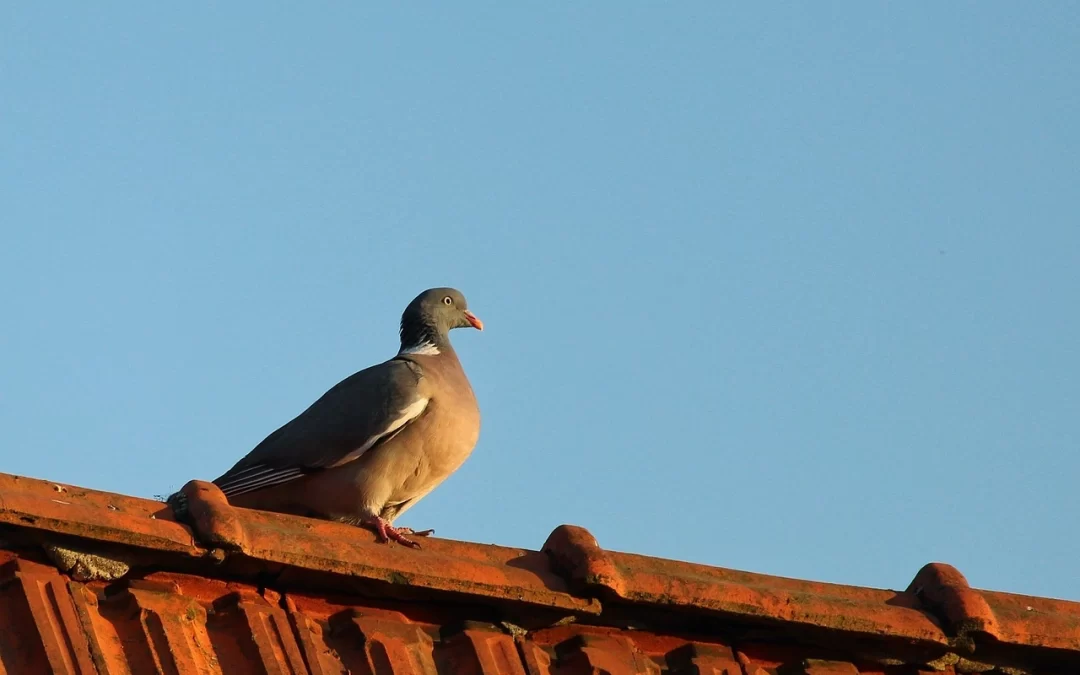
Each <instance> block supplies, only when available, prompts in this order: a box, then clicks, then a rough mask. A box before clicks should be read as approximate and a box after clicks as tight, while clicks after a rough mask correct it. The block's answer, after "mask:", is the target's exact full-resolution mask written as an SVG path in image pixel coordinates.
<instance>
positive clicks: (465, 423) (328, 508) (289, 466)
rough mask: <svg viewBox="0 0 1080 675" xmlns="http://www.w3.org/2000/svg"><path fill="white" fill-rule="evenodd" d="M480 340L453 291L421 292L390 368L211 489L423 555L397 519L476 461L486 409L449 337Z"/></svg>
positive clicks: (288, 430)
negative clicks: (357, 529)
mask: <svg viewBox="0 0 1080 675" xmlns="http://www.w3.org/2000/svg"><path fill="white" fill-rule="evenodd" d="M466 327H472V328H476V329H477V330H483V329H484V324H483V323H482V322H481V321H480V319H478V318H477V317H476V315H475V314H473V313H472V312H470V311H469V308H468V303H467V302H466V301H465V296H464V295H462V294H461V292H460V291H458V290H455V289H453V288H432V289H429V290H426V291H424V292H423V293H421V294H420V295H418V296H417V297H416V299H414V300H413V301H412V302H410V303H409V306H408V307H406V308H405V311H404V313H403V314H402V316H401V330H400V335H401V348H400V349H399V350H398V353H397V355H396V356H394V358H392V359H390V360H389V361H385V362H383V363H380V364H378V365H375V366H371V367H370V368H366V369H364V370H361V371H360V372H358V373H355V374H353V375H350V376H349V377H347V378H345V379H344V380H342V381H341V382H339V383H338V384H337V385H335V386H334V387H333V388H331V389H330V390H329V391H327V392H326V393H325V394H323V396H322V397H321V398H320V399H319V400H317V401H315V403H313V404H311V406H310V407H309V408H308V409H307V410H305V411H304V412H302V413H300V414H299V415H297V416H296V418H294V419H293V420H292V421H290V422H288V423H287V424H285V425H284V426H282V427H281V428H280V429H278V430H277V431H275V432H273V433H272V434H270V435H269V436H267V437H266V439H265V440H263V442H262V443H259V444H258V445H257V446H256V447H255V449H254V450H252V451H251V452H250V453H248V455H247V456H246V457H244V458H243V459H241V460H240V461H239V462H237V463H236V465H235V466H233V467H232V468H231V469H229V470H228V471H227V472H226V473H225V474H223V475H222V476H221V477H220V478H218V479H217V480H215V481H214V484H216V485H217V486H218V487H219V488H220V489H221V491H222V492H224V493H225V496H226V497H227V498H228V500H229V503H231V504H234V505H236V506H242V507H247V508H254V509H261V510H265V511H276V512H280V513H291V514H295V515H304V516H312V517H316V518H325V519H328V520H336V521H341V522H346V523H350V524H353V525H360V526H366V527H369V528H371V529H374V530H375V532H376V534H377V535H378V538H379V541H381V542H384V543H385V542H388V541H395V542H398V543H399V544H402V545H404V546H408V547H411V548H419V544H418V543H417V542H416V541H414V540H412V539H409V536H424V535H428V534H431V532H432V531H430V530H427V531H422V532H418V531H415V530H412V529H410V528H399V527H394V525H393V521H394V519H395V518H397V517H398V516H400V515H401V514H402V513H404V512H405V511H406V510H407V509H409V508H410V507H412V506H413V505H414V504H416V503H417V502H418V501H420V500H421V499H422V498H423V497H424V496H425V495H427V494H428V493H429V492H431V491H432V490H433V489H435V487H436V486H438V485H439V484H440V483H442V482H443V481H444V480H446V478H447V477H448V476H450V474H452V473H453V472H454V471H456V470H457V469H458V468H459V467H460V466H461V465H462V463H464V462H465V460H466V459H467V458H468V457H469V455H470V454H471V453H472V450H473V447H474V446H475V445H476V441H477V439H478V438H479V437H480V409H479V407H478V406H477V403H476V396H475V395H474V394H473V390H472V386H471V385H470V384H469V380H468V378H467V377H466V376H465V371H464V370H463V369H462V367H461V362H460V361H459V360H458V356H457V354H456V353H455V352H454V348H453V347H452V346H451V345H450V337H449V332H450V331H451V330H452V329H454V328H466Z"/></svg>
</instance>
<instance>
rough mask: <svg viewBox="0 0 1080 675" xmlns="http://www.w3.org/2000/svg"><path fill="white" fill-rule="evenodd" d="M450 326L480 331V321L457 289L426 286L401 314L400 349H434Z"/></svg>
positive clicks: (440, 345) (442, 340)
mask: <svg viewBox="0 0 1080 675" xmlns="http://www.w3.org/2000/svg"><path fill="white" fill-rule="evenodd" d="M454 328H475V329H477V330H484V324H483V322H482V321H480V319H478V318H477V317H476V315H475V314H473V313H472V312H470V311H469V303H468V301H466V300H465V296H464V295H462V293H461V291H459V290H457V289H455V288H429V289H428V290H426V291H424V292H423V293H421V294H420V295H418V296H416V298H415V299H413V301H412V302H410V303H409V306H408V307H406V308H405V311H404V313H402V315H401V350H402V351H403V352H404V351H410V350H411V351H422V350H423V349H424V348H425V345H427V344H429V345H431V347H433V348H435V349H438V348H439V347H442V346H444V345H446V344H448V340H449V339H448V337H447V334H448V333H449V332H450V331H451V330H453V329H454Z"/></svg>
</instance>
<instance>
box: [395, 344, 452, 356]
mask: <svg viewBox="0 0 1080 675" xmlns="http://www.w3.org/2000/svg"><path fill="white" fill-rule="evenodd" d="M441 353H442V352H440V351H439V348H438V347H436V346H435V344H434V343H432V342H421V343H420V344H418V345H413V346H412V347H403V348H402V349H401V351H400V352H398V354H419V355H421V356H435V355H436V354H441Z"/></svg>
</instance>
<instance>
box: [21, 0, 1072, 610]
mask: <svg viewBox="0 0 1080 675" xmlns="http://www.w3.org/2000/svg"><path fill="white" fill-rule="evenodd" d="M1078 83H1080V10H1078V9H1077V7H1076V6H1075V5H1072V4H1069V3H1035V4H1032V3H1027V4H1018V3H1006V2H982V3H974V2H967V3H963V2H957V3H947V4H944V3H888V4H886V3H853V2H848V3H813V5H812V6H811V5H806V6H796V7H791V6H781V5H780V4H776V5H772V6H768V7H766V6H764V5H763V4H762V3H741V4H736V3H712V2H685V3H679V4H678V5H661V4H656V3H637V2H597V3H589V4H588V6H585V7H583V6H570V5H569V4H568V3H567V4H562V5H551V4H543V5H541V3H532V4H531V5H529V4H518V3H513V6H509V5H507V4H505V3H484V4H474V3H464V4H461V3H459V4H456V5H455V6H454V7H453V8H452V9H450V8H447V7H432V6H427V5H421V4H415V3H410V4H408V5H397V6H388V5H380V6H378V7H376V6H363V7H361V6H357V4H356V3H353V4H340V3H339V4H337V5H333V6H322V7H319V8H312V7H304V8H299V7H298V6H287V5H285V4H283V3H241V2H238V3H231V4H230V5H229V6H228V7H225V8H223V7H221V6H219V5H211V4H209V3H188V4H185V5H184V6H182V7H181V6H170V7H161V6H149V5H145V6H132V5H130V4H129V5H126V6H120V5H114V6H111V7H108V8H91V7H82V6H80V7H72V6H68V7H66V8H65V9H63V10H59V9H55V8H53V9H52V10H51V11H50V10H49V9H46V8H45V6H39V5H36V4H34V3H9V4H8V5H7V6H5V7H4V8H3V9H2V10H0V92H2V95H0V157H2V158H3V160H2V161H0V284H2V285H3V288H4V289H5V293H3V297H2V299H0V312H2V316H3V318H4V322H3V330H2V331H0V350H2V354H3V356H2V358H0V382H2V383H3V386H2V387H0V424H2V426H3V428H4V436H5V438H4V448H5V450H4V451H3V452H2V453H0V456H2V457H3V463H2V465H0V470H2V471H5V472H9V473H17V474H25V475H32V476H38V477H44V478H49V479H53V480H57V481H61V482H68V483H74V484H79V485H84V486H89V487H93V488H98V489H102V490H111V491H119V492H125V493H130V494H135V495H142V496H152V495H156V494H167V493H168V492H170V491H172V490H175V489H177V488H178V487H180V486H181V485H183V483H184V482H186V481H187V480H188V479H190V478H203V479H212V478H214V477H215V476H217V475H218V474H220V473H221V472H222V471H224V470H225V469H227V468H228V467H229V466H230V465H231V464H232V463H233V462H234V461H235V460H236V459H238V458H239V457H241V456H242V455H243V454H245V453H246V452H247V451H248V450H250V449H251V448H252V447H253V446H254V445H255V444H256V443H258V441H260V440H261V439H262V438H263V437H264V436H265V435H266V434H267V433H269V432H270V431H272V430H273V429H275V428H276V427H277V426H279V425H280V424H282V423H283V422H285V421H287V420H288V419H290V418H291V417H292V416H293V415H295V414H297V413H298V412H300V411H301V410H302V409H303V408H305V407H306V406H307V405H308V404H309V403H310V402H311V401H313V400H314V399H315V398H317V397H318V396H319V395H321V394H322V392H323V391H325V390H326V389H327V388H329V387H330V386H331V385H333V384H334V383H336V382H337V381H338V380H340V379H341V378H343V377H345V376H346V375H348V374H350V373H352V372H354V371H355V370H358V369H360V368H363V367H366V366H368V365H371V364H373V363H376V362H378V361H381V360H384V359H386V358H388V357H390V356H391V355H392V354H393V353H394V351H395V350H396V347H397V343H396V327H397V321H398V317H399V315H400V312H401V310H402V309H403V307H404V306H405V304H406V303H407V302H408V301H409V300H410V299H411V298H412V297H413V296H414V295H415V294H416V293H417V292H419V291H420V290H422V289H424V288H427V287H429V286H437V285H453V286H456V287H458V288H460V289H462V290H463V291H464V292H465V293H466V295H467V296H468V298H469V301H470V306H471V307H472V308H473V309H474V310H475V311H476V313H477V314H478V315H479V316H480V317H481V318H483V319H484V321H485V323H486V325H487V329H486V330H485V331H484V332H483V333H475V332H465V331H458V332H456V333H455V334H454V336H453V337H454V343H455V345H456V347H457V349H458V351H459V353H460V354H461V357H462V359H463V361H464V363H465V365H466V369H467V371H468V373H469V375H470V377H471V379H472V382H473V384H474V387H475V389H476V391H477V394H478V397H479V399H480V402H481V408H482V411H483V415H484V428H483V432H482V434H481V439H480V442H479V444H478V446H477V448H476V451H475V453H474V455H473V456H472V458H471V459H470V460H469V462H468V463H467V464H466V465H465V466H464V467H463V468H462V469H461V470H460V471H459V472H458V473H457V474H455V475H454V476H453V477H452V478H451V479H450V480H448V481H447V482H446V483H445V484H444V485H443V486H442V487H441V488H439V489H438V490H436V491H435V492H434V493H433V494H431V495H430V496H429V497H427V498H426V499H425V500H424V501H423V502H421V503H420V504H419V505H418V506H417V507H415V508H413V509H412V510H411V511H410V512H409V513H408V514H406V516H404V517H403V518H402V520H401V521H400V524H403V525H410V526H415V527H434V528H436V530H437V531H438V534H439V535H440V536H445V537H451V538H455V539H466V540H472V541H480V542H491V543H500V544H505V545H515V546H524V547H529V548H534V549H535V548H539V547H540V545H541V544H542V543H543V541H544V539H545V538H546V536H547V534H548V533H549V532H550V531H551V529H553V528H554V527H555V526H557V525H559V524H561V523H575V524H578V525H582V526H584V527H586V528H588V529H589V530H591V531H592V532H593V534H595V535H596V536H597V538H598V539H599V541H600V543H601V545H603V546H604V547H606V548H610V549H616V550H625V551H633V552H638V553H644V554H649V555H655V556H663V557H669V558H678V559H683V560H691V561H697V562H702V563H707V564H710V565H718V566H723V567H733V568H739V569H747V570H753V571H757V572H764V573H771V574H780V575H785V576H794V577H802V578H811V579H820V580H827V581H836V582H841V583H849V584H860V585H871V586H880V587H890V588H903V587H905V586H906V585H907V583H908V581H909V580H910V579H911V578H912V577H913V576H914V575H915V573H916V571H917V570H918V569H919V567H920V566H921V565H923V564H924V563H926V562H929V561H932V560H940V561H945V562H948V563H951V564H953V565H955V566H957V567H958V568H959V569H960V570H961V571H963V572H964V573H965V574H966V575H967V576H968V578H969V580H970V581H971V582H972V583H973V584H974V585H977V586H980V587H987V588H994V589H999V590H1008V591H1013V592H1020V593H1032V594H1039V595H1050V596H1055V597H1063V598H1069V599H1074V600H1080V578H1078V577H1077V575H1076V565H1075V561H1076V560H1077V558H1080V540H1078V539H1077V537H1076V536H1075V523H1076V522H1077V517H1078V515H1080V491H1078V490H1077V487H1076V485H1077V474H1078V473H1080V459H1078V457H1080V454H1078V451H1077V450H1078V447H1080V384H1078V374H1080V347H1078V345H1080V318H1078V312H1077V295H1078V292H1080V218H1078V215H1077V214H1078V203H1077V187H1078V186H1080V163H1078V151H1080V122H1077V120H1080V85H1078Z"/></svg>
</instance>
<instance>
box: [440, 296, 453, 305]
mask: <svg viewBox="0 0 1080 675" xmlns="http://www.w3.org/2000/svg"><path fill="white" fill-rule="evenodd" d="M442 301H443V304H444V305H452V304H454V299H453V298H451V297H450V296H449V295H448V296H446V297H445V298H443V299H442Z"/></svg>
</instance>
